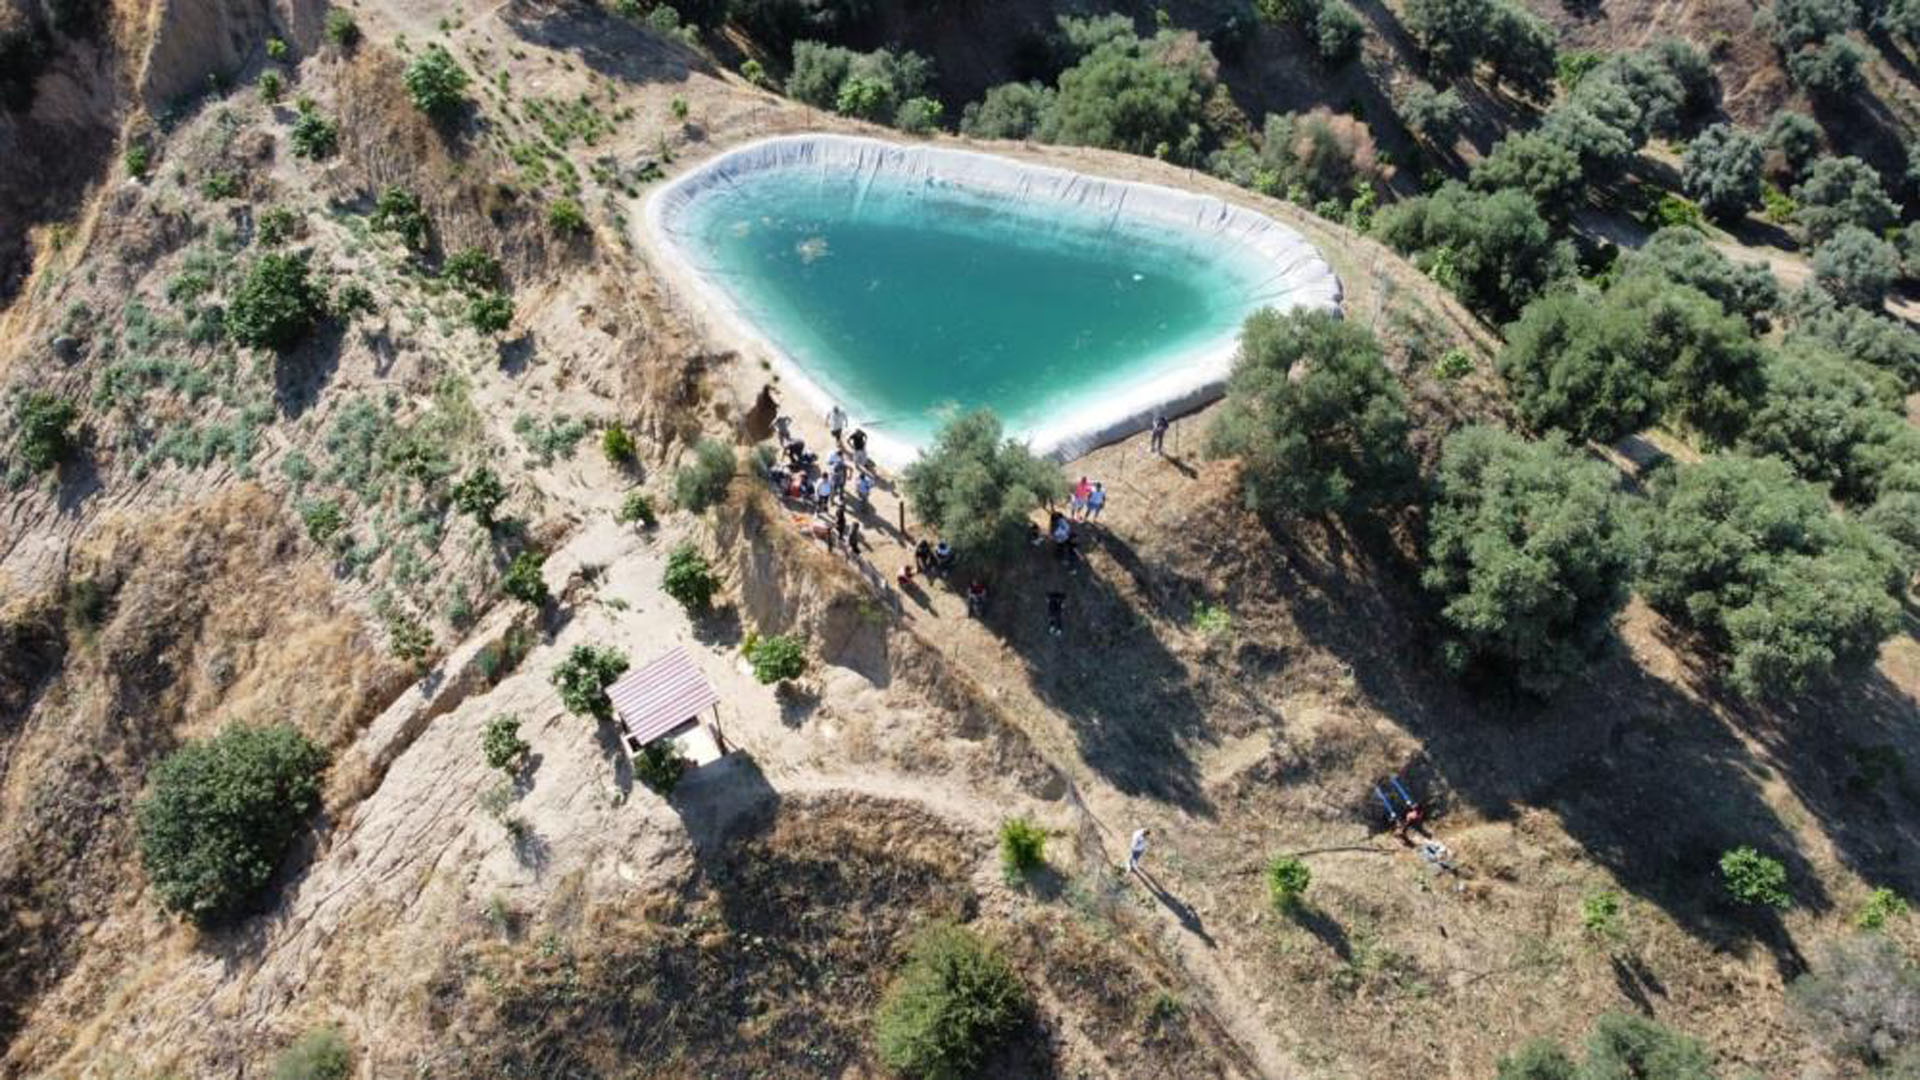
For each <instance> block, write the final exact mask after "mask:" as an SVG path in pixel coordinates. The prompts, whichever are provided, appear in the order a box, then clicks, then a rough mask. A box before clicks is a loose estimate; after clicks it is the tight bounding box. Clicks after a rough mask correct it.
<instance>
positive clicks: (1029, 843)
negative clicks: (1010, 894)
mask: <svg viewBox="0 0 1920 1080" xmlns="http://www.w3.org/2000/svg"><path fill="white" fill-rule="evenodd" d="M1046 864H1047V830H1045V829H1043V828H1041V827H1040V826H1038V825H1035V824H1034V823H1033V822H1031V821H1028V820H1027V819H1026V818H1023V817H1017V818H1008V819H1007V820H1005V821H1003V822H1001V823H1000V865H1001V866H1003V867H1005V868H1006V870H1007V873H1009V874H1024V873H1027V872H1029V871H1033V870H1038V869H1039V868H1040V867H1042V866H1045V865H1046Z"/></svg>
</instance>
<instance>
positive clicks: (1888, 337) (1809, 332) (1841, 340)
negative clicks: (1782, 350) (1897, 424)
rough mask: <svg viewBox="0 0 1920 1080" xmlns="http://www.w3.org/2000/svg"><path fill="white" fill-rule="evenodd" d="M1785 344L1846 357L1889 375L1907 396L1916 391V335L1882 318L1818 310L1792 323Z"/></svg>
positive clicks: (1919, 386) (1919, 350)
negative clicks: (1798, 345)
mask: <svg viewBox="0 0 1920 1080" xmlns="http://www.w3.org/2000/svg"><path fill="white" fill-rule="evenodd" d="M1787 342H1788V343H1789V344H1793V343H1804V344H1810V345H1814V346H1818V347H1820V348H1823V349H1824V350H1826V351H1828V352H1832V353H1837V354H1839V355H1841V356H1845V357H1850V358H1852V359H1854V360H1857V361H1859V362H1861V363H1864V364H1867V365H1870V366H1872V367H1874V368H1877V369H1879V370H1880V371H1883V372H1885V373H1886V374H1888V375H1891V376H1892V377H1893V378H1894V379H1895V380H1897V381H1898V382H1899V384H1900V386H1901V388H1902V389H1904V390H1906V391H1908V392H1912V391H1914V390H1920V334H1915V333H1914V332H1913V331H1912V330H1909V329H1907V328H1906V327H1905V326H1903V325H1901V324H1900V323H1899V322H1898V321H1896V320H1894V319H1890V318H1887V317H1886V316H1884V315H1880V314H1877V313H1875V312H1871V311H1867V310H1866V309H1864V308H1857V307H1839V306H1837V305H1828V306H1824V307H1820V308H1818V309H1816V310H1813V311H1809V312H1806V313H1805V314H1803V315H1801V316H1800V318H1799V319H1797V320H1796V321H1795V322H1794V324H1793V328H1792V329H1791V330H1789V331H1788V332H1787Z"/></svg>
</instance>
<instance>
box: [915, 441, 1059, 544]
mask: <svg viewBox="0 0 1920 1080" xmlns="http://www.w3.org/2000/svg"><path fill="white" fill-rule="evenodd" d="M902 486H903V487H904V488H905V490H906V495H907V500H908V502H909V503H910V504H911V505H912V507H913V512H914V514H915V515H917V516H918V517H919V518H920V520H921V521H924V522H926V523H927V524H928V525H930V526H932V527H933V528H934V529H937V530H939V532H940V534H941V535H942V536H944V537H945V538H946V539H947V541H948V542H949V543H950V544H952V545H953V547H954V548H955V549H956V550H958V551H960V552H962V553H963V554H966V555H969V556H974V557H980V558H987V559H991V558H994V557H1000V556H1005V555H1008V554H1010V553H1011V552H1014V551H1017V550H1019V548H1020V545H1021V544H1022V543H1023V542H1024V539H1023V538H1024V536H1025V533H1026V527H1027V522H1028V515H1030V514H1031V513H1033V511H1034V510H1035V509H1036V508H1037V507H1039V506H1041V505H1042V504H1043V503H1045V502H1046V501H1047V500H1049V499H1059V498H1060V497H1061V496H1063V495H1064V494H1065V491H1066V484H1065V481H1064V478H1063V477H1062V476H1061V475H1060V467H1059V466H1058V465H1055V464H1053V463H1052V462H1050V461H1046V460H1043V459H1041V458H1037V457H1035V456H1034V455H1033V453H1032V452H1031V451H1029V450H1028V449H1027V447H1026V444H1024V443H1020V442H1015V441H1014V440H1012V439H1003V438H1001V434H1000V421H999V420H998V419H997V418H996V417H995V416H994V415H993V413H992V412H990V411H988V410H986V409H977V410H975V411H973V412H969V413H966V414H963V415H961V416H959V417H956V418H954V419H953V420H950V421H948V422H947V423H946V424H944V425H942V427H941V428H940V430H939V432H938V433H937V434H936V435H935V436H934V441H933V446H932V447H930V448H928V449H926V450H924V451H922V452H921V454H920V457H919V458H918V460H916V461H915V462H914V463H913V464H911V465H909V466H907V469H906V473H905V475H904V476H903V478H902Z"/></svg>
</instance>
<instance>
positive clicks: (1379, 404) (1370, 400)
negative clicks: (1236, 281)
mask: <svg viewBox="0 0 1920 1080" xmlns="http://www.w3.org/2000/svg"><path fill="white" fill-rule="evenodd" d="M1303 363H1304V365H1305V367H1306V373H1305V374H1304V375H1302V376H1300V377H1299V378H1297V379H1296V378H1294V376H1293V371H1294V368H1295V366H1296V365H1299V364H1303ZM1407 429H1408V421H1407V413H1406V405H1405V401H1404V399H1403V397H1402V395H1401V392H1400V384H1399V382H1398V380H1396V379H1395V378H1394V377H1393V375H1392V374H1390V373H1389V372H1388V371H1387V369H1386V365H1385V363H1384V362H1383V360H1382V357H1381V353H1380V346H1379V343H1378V342H1377V341H1375V340H1374V336H1373V333H1372V332H1371V331H1370V330H1368V329H1367V328H1366V327H1365V326H1362V325H1360V324H1359V323H1356V322H1349V321H1347V320H1345V319H1342V318H1340V317H1339V315H1338V314H1335V313H1332V312H1326V311H1312V310H1308V309H1305V308H1294V309H1292V310H1290V311H1288V312H1287V313H1286V314H1284V315H1283V314H1280V313H1278V312H1276V311H1274V310H1273V309H1271V308H1267V309H1264V310H1261V311H1258V312H1255V313H1254V314H1253V315H1251V316H1249V317H1248V318H1247V321H1246V323H1245V324H1244V325H1243V326H1242V327H1241V330H1240V349H1239V352H1238V353H1237V354H1236V355H1235V357H1234V363H1233V374H1232V376H1231V377H1230V379H1229V380H1228V382H1227V400H1226V403H1225V405H1223V406H1222V408H1221V409H1220V411H1219V412H1218V413H1217V414H1216V416H1215V419H1214V421H1213V425H1212V427H1211V428H1210V429H1209V431H1208V437H1207V452H1208V454H1209V455H1211V456H1213V457H1218V458H1238V459H1239V461H1240V490H1241V496H1242V498H1243V499H1244V500H1245V501H1246V505H1247V508H1248V509H1250V510H1254V511H1256V512H1258V513H1261V514H1264V515H1267V516H1269V517H1273V518H1287V517H1292V516H1295V515H1302V514H1305V515H1316V514H1325V513H1344V512H1348V511H1353V510H1359V509H1363V508H1366V507H1371V506H1378V505H1381V504H1383V503H1386V502H1389V501H1391V500H1393V499H1394V498H1396V497H1398V496H1400V495H1402V494H1404V493H1405V492H1406V491H1407V490H1408V486H1409V484H1410V482H1411V480H1412V478H1413V472H1414V469H1413V456H1412V453H1411V452H1410V451H1409V450H1408V448H1407Z"/></svg>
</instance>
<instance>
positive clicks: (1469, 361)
mask: <svg viewBox="0 0 1920 1080" xmlns="http://www.w3.org/2000/svg"><path fill="white" fill-rule="evenodd" d="M1471 374H1473V357H1472V356H1471V355H1469V354H1468V353H1467V350H1465V349H1462V348H1459V347H1455V348H1451V349H1448V350H1447V351H1446V352H1444V353H1441V354H1440V359H1438V360H1435V361H1434V362H1433V377H1434V378H1436V379H1444V380H1446V381H1447V382H1453V381H1455V380H1458V379H1464V378H1466V377H1467V376H1469V375H1471Z"/></svg>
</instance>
